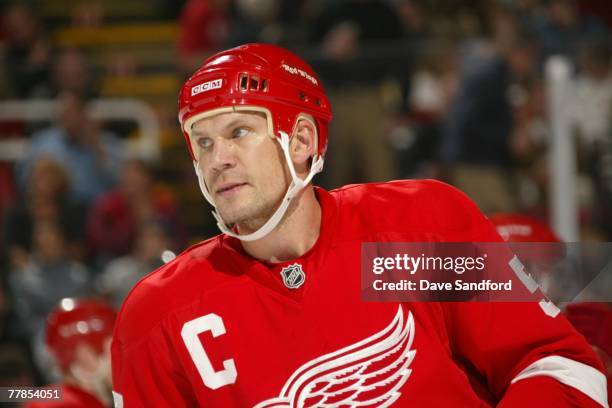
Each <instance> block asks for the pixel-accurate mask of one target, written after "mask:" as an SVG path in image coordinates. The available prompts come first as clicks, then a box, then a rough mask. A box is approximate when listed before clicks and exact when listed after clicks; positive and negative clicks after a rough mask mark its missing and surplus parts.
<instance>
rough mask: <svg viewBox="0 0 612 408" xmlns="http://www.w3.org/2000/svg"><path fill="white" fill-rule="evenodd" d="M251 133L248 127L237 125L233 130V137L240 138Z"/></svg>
mask: <svg viewBox="0 0 612 408" xmlns="http://www.w3.org/2000/svg"><path fill="white" fill-rule="evenodd" d="M249 133H250V130H249V129H248V128H244V127H237V128H236V129H234V130H233V131H232V138H234V139H238V138H241V137H244V136H246V135H248V134H249Z"/></svg>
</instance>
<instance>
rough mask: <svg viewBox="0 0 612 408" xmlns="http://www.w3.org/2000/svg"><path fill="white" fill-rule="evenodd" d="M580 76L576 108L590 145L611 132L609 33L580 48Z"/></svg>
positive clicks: (611, 50) (580, 127) (611, 54)
mask: <svg viewBox="0 0 612 408" xmlns="http://www.w3.org/2000/svg"><path fill="white" fill-rule="evenodd" d="M577 62H578V68H579V71H578V77H577V78H576V89H575V93H574V98H573V101H572V105H573V106H572V111H573V113H574V117H575V120H576V125H577V126H578V131H579V135H580V137H581V139H582V140H583V142H584V143H586V145H587V146H592V145H593V144H594V143H596V142H598V141H601V140H603V139H605V138H607V137H609V134H610V125H611V120H610V114H611V113H612V47H611V44H610V40H609V39H608V38H606V37H599V38H591V39H589V40H587V41H585V42H584V43H583V44H582V47H581V48H580V50H579V52H578V60H577Z"/></svg>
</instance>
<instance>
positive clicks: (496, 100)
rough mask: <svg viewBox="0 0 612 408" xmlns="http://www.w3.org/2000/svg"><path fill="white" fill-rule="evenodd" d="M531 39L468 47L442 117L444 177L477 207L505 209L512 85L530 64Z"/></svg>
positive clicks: (509, 205) (510, 205)
mask: <svg viewBox="0 0 612 408" xmlns="http://www.w3.org/2000/svg"><path fill="white" fill-rule="evenodd" d="M535 51H536V49H535V42H534V40H533V39H532V38H531V37H530V36H529V35H528V34H526V33H522V32H517V33H516V35H513V36H511V37H507V38H504V39H503V41H500V42H499V43H498V44H496V46H495V47H493V46H489V45H487V44H484V45H477V46H474V47H473V48H472V49H470V50H468V53H467V54H466V56H465V58H464V61H463V66H462V72H461V79H460V82H459V87H458V90H457V94H456V96H455V99H454V101H453V102H452V105H451V107H450V111H449V114H448V116H447V118H446V121H445V125H444V132H443V141H442V146H441V155H442V156H441V158H442V159H443V160H444V162H445V163H446V164H450V165H451V174H450V181H451V183H453V184H455V185H456V186H457V187H459V188H460V189H461V190H463V191H465V192H466V193H467V194H468V195H469V196H470V197H472V198H473V199H474V200H475V201H476V203H477V204H479V206H480V207H481V208H482V209H483V211H489V212H490V211H510V210H512V209H514V208H515V206H516V199H515V193H514V192H513V191H512V189H511V187H509V186H511V185H512V182H511V179H510V177H511V174H510V169H511V165H512V160H511V150H510V135H511V132H512V129H513V125H514V121H513V106H512V104H511V100H510V97H511V96H512V91H514V92H516V90H517V84H519V83H520V82H521V81H524V80H526V79H528V78H529V77H530V76H531V75H532V74H533V72H534V68H535Z"/></svg>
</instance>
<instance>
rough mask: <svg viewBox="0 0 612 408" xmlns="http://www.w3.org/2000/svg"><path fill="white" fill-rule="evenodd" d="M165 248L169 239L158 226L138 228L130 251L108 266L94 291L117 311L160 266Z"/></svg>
mask: <svg viewBox="0 0 612 408" xmlns="http://www.w3.org/2000/svg"><path fill="white" fill-rule="evenodd" d="M169 246H170V238H169V237H168V234H167V232H166V231H165V228H164V227H163V226H162V225H161V224H159V223H156V222H148V223H145V224H143V225H141V226H140V227H139V228H138V234H137V236H136V242H135V245H134V250H133V251H132V252H131V253H130V254H128V255H126V256H123V257H121V258H117V259H113V260H112V261H110V262H109V263H108V265H107V266H106V268H105V269H104V272H103V273H102V275H100V277H99V279H98V281H97V283H98V285H97V286H98V290H99V291H100V292H101V293H102V294H103V295H104V296H105V297H107V298H108V299H109V300H110V301H111V302H112V304H113V306H114V307H115V308H116V309H119V308H120V307H121V304H122V303H123V300H124V299H125V297H126V296H127V294H128V293H129V292H130V290H132V287H133V286H134V285H135V284H136V283H137V282H138V281H139V280H140V279H142V278H144V277H145V276H146V275H147V274H148V273H149V272H151V271H154V270H155V269H157V268H158V267H159V266H161V265H162V264H163V262H162V253H163V252H164V251H165V250H167V249H168V248H169Z"/></svg>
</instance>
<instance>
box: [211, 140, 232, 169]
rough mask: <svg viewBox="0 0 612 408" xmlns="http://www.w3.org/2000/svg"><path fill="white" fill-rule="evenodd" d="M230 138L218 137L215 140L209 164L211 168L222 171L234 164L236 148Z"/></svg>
mask: <svg viewBox="0 0 612 408" xmlns="http://www.w3.org/2000/svg"><path fill="white" fill-rule="evenodd" d="M235 147H236V146H235V145H234V143H233V142H232V140H231V139H225V138H218V139H217V140H215V143H214V146H213V151H212V157H211V162H210V163H211V166H212V169H213V170H216V171H222V170H224V169H227V168H231V167H234V166H235V165H236V149H235Z"/></svg>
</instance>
